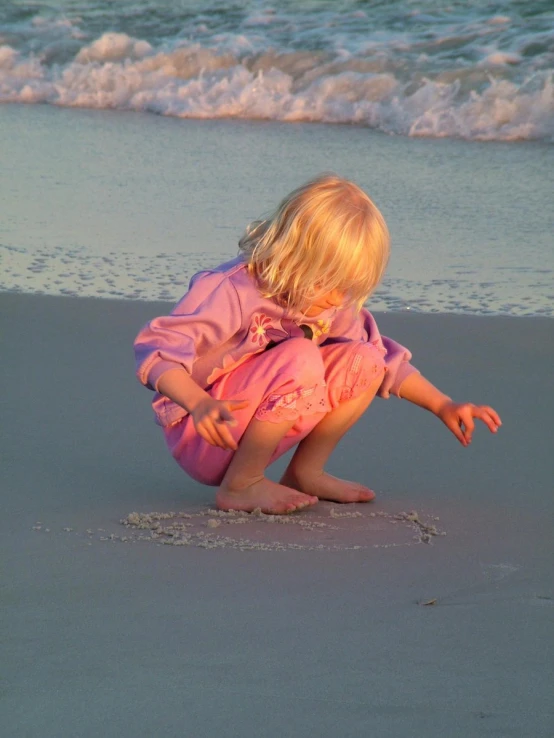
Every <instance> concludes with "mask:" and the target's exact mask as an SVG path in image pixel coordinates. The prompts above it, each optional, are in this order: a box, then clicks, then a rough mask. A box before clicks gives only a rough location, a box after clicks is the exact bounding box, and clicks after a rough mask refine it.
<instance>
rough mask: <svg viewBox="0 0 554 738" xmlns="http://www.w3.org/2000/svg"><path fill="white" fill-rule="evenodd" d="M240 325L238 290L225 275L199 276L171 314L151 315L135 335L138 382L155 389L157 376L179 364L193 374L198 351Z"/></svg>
mask: <svg viewBox="0 0 554 738" xmlns="http://www.w3.org/2000/svg"><path fill="white" fill-rule="evenodd" d="M241 324H242V317H241V307H240V301H239V298H238V295H237V291H236V289H235V287H234V286H233V284H232V283H231V281H230V280H229V279H228V278H227V277H226V275H222V274H220V273H208V274H206V273H204V274H200V275H198V277H197V278H194V279H193V281H192V283H191V287H190V289H189V291H188V292H187V293H186V295H185V296H184V297H183V298H182V300H181V301H180V302H179V303H178V304H177V305H176V306H175V308H174V309H173V310H172V312H171V314H170V315H166V316H162V317H159V318H154V320H151V321H150V322H149V323H147V324H146V325H145V326H144V327H143V328H142V330H141V331H140V333H139V334H138V336H137V337H136V339H135V344H134V348H135V366H136V375H137V378H138V380H139V382H141V383H142V384H144V385H145V386H146V387H148V388H149V389H152V390H157V383H158V380H159V378H160V377H161V376H162V374H163V373H164V372H166V371H168V369H174V368H175V367H182V368H184V369H185V370H186V371H187V372H188V373H189V374H192V367H193V364H194V362H195V360H196V359H197V357H198V355H199V353H200V352H203V351H208V350H209V349H210V348H211V347H213V346H216V345H218V344H222V343H225V341H227V340H229V339H230V338H231V337H232V336H234V335H235V334H236V333H237V332H238V331H239V329H240V327H241Z"/></svg>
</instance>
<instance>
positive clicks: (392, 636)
mask: <svg viewBox="0 0 554 738" xmlns="http://www.w3.org/2000/svg"><path fill="white" fill-rule="evenodd" d="M167 309H168V305H166V304H161V303H141V302H125V301H116V300H95V299H76V298H70V297H66V298H64V297H44V296H32V295H17V294H8V293H4V294H0V316H1V326H0V328H1V334H2V339H3V361H2V370H3V376H4V382H3V386H4V397H3V411H2V421H1V423H2V433H3V441H2V455H3V464H2V477H3V479H2V490H3V492H4V494H3V511H4V512H3V515H2V518H1V526H2V531H1V535H0V546H1V558H2V561H3V563H4V567H5V568H4V576H3V584H4V586H3V598H2V599H3V605H4V607H3V617H4V634H5V637H4V648H3V658H2V667H3V669H2V671H3V696H2V714H3V726H4V730H5V732H6V735H14V736H16V735H17V736H19V735H21V736H23V735H25V736H40V737H41V738H50V736H51V737H52V738H54V736H55V737H56V738H57V737H58V736H60V735H74V736H93V735H103V736H110V737H111V736H114V738H115V736H117V737H118V738H121V737H123V738H125V737H126V736H152V735H157V734H159V733H160V732H163V733H164V734H165V735H170V736H177V735H187V736H188V735H190V736H195V738H204V737H206V738H212V737H213V736H216V735H221V736H241V738H243V737H246V738H248V737H249V736H252V737H254V736H256V737H257V736H271V737H273V736H275V737H277V736H278V737H279V738H283V737H288V736H290V737H291V738H292V737H296V736H303V735H315V736H321V737H322V738H326V737H327V736H329V738H331V737H332V738H335V736H338V735H343V736H367V735H376V736H391V737H394V738H403V737H404V736H406V738H407V737H408V736H410V737H411V736H413V735H428V736H437V737H438V736H441V738H442V737H443V736H449V737H452V738H456V737H457V736H460V738H462V737H463V738H467V736H487V735H491V736H492V735H502V736H512V735H513V736H533V737H534V738H547V737H549V736H551V735H552V734H553V732H554V704H553V700H552V695H551V686H552V682H553V677H554V674H553V665H552V664H553V661H552V658H551V647H552V622H553V617H554V576H553V568H552V561H553V545H552V527H551V523H552V519H553V512H554V501H553V495H552V478H553V464H552V440H551V439H552V433H551V424H552V417H554V407H553V404H554V400H553V394H552V392H551V371H552V370H551V367H552V363H553V359H554V356H553V354H554V350H553V349H554V346H553V330H552V322H551V321H550V320H548V319H541V318H501V317H490V318H489V317H467V316H456V315H450V316H445V315H442V316H441V315H416V314H411V315H410V314H381V315H377V316H376V317H377V318H378V322H379V326H380V328H381V330H382V332H383V333H385V334H386V335H391V336H393V337H395V338H397V339H398V340H400V341H401V342H403V343H405V344H406V345H408V346H409V347H410V348H411V349H412V351H413V353H414V363H415V364H416V365H417V366H419V367H420V368H421V369H422V370H423V371H424V373H426V375H427V376H428V377H429V378H430V379H432V380H433V381H435V382H436V383H437V384H438V385H439V386H441V387H442V388H443V389H444V390H445V391H447V392H449V393H450V394H451V395H453V396H454V397H456V398H460V399H465V398H467V399H470V400H473V401H475V402H487V403H490V404H491V405H493V406H494V407H495V408H496V409H497V410H498V411H499V412H500V414H501V415H502V418H503V421H504V425H503V427H502V429H501V431H500V432H499V434H498V435H497V436H496V437H493V436H491V435H490V434H489V433H488V431H486V430H485V428H484V427H483V428H479V429H478V432H477V433H476V436H475V439H474V442H473V444H472V446H471V447H470V448H468V449H463V448H462V447H461V446H459V445H458V444H457V442H456V441H455V440H454V439H453V438H452V437H450V435H449V433H448V432H447V431H446V430H445V429H443V427H442V426H441V424H440V422H438V421H437V420H436V419H435V418H433V417H432V416H431V415H430V414H428V413H425V412H424V411H422V410H419V409H418V408H415V407H413V406H411V405H409V404H408V403H404V402H402V401H398V400H395V399H394V398H393V399H391V400H389V401H382V400H381V401H376V403H375V405H374V407H372V408H370V411H369V412H368V413H367V415H366V416H365V417H364V418H363V419H362V420H361V421H360V423H359V424H358V426H357V427H356V428H355V429H354V431H353V432H352V433H351V434H350V435H349V436H348V438H347V439H346V440H345V441H344V442H343V444H342V445H341V446H340V447H339V448H338V449H337V452H336V454H335V456H334V457H333V461H332V464H331V467H330V471H332V472H333V473H335V474H338V475H343V476H344V475H350V476H351V477H353V478H356V479H358V480H360V481H362V482H363V483H365V484H368V485H370V486H372V487H373V488H374V489H375V490H376V491H377V493H378V498H377V501H376V502H375V503H373V504H371V505H365V506H364V505H359V506H348V507H345V506H342V507H341V506H333V505H321V506H318V508H317V509H315V510H314V511H310V513H309V514H305V515H302V514H301V515H298V516H294V518H291V520H294V522H292V523H280V522H277V521H272V520H254V519H250V518H249V519H248V520H247V521H246V522H244V523H240V524H234V523H230V522H229V519H228V517H225V516H223V517H220V516H218V515H214V514H213V513H210V507H211V503H212V501H213V494H214V491H213V489H210V488H206V487H202V486H201V485H199V484H197V483H195V482H193V481H191V480H189V479H187V478H186V477H185V476H184V475H183V474H182V472H181V471H180V470H179V468H178V467H177V466H176V465H175V464H174V462H173V461H172V460H171V458H170V457H169V455H168V454H167V452H166V450H165V448H164V444H163V441H162V438H161V435H160V431H159V429H158V428H157V427H156V426H155V425H154V423H153V420H152V416H151V412H150V408H149V394H148V392H147V391H146V390H145V389H144V388H142V387H141V386H140V385H139V384H138V383H136V382H135V381H134V380H133V361H132V351H131V343H132V340H133V338H134V335H135V333H136V332H137V330H138V328H139V327H140V325H141V324H142V323H144V322H145V321H146V320H147V319H148V318H150V317H152V316H153V315H156V314H159V313H161V312H162V311H165V310H167ZM280 469H281V466H280V465H275V468H274V469H272V472H271V474H272V475H274V476H277V475H278V473H279V471H280ZM154 511H156V512H158V513H163V514H169V513H175V515H174V517H173V520H175V519H176V517H178V516H177V513H179V514H181V513H182V515H181V517H180V521H181V523H182V524H183V525H185V524H188V523H190V524H191V525H192V528H191V529H190V530H191V531H192V534H191V540H189V541H188V542H187V541H186V540H185V542H184V543H183V544H181V545H167V541H165V539H166V538H171V537H174V536H167V535H165V534H164V535H162V536H161V539H162V540H160V535H158V536H157V537H156V536H153V535H152V532H154V533H156V530H157V529H158V528H157V527H156V526H157V525H161V524H163V525H161V528H162V531H163V530H164V525H165V526H166V528H165V530H167V521H168V520H169V521H170V522H171V518H167V519H165V520H164V519H162V520H161V521H158V523H155V524H154V526H153V527H151V526H149V525H147V526H146V527H145V528H140V526H134V527H133V525H132V523H133V521H134V522H135V523H136V522H137V521H138V522H139V523H140V521H141V520H145V518H140V516H139V517H134V518H131V519H130V520H131V526H129V525H127V526H125V525H123V524H122V523H121V522H120V521H122V520H127V521H128V522H129V516H130V515H131V514H132V513H140V514H148V513H152V512H154ZM346 513H348V515H347V514H346ZM413 513H417V520H419V521H423V524H424V525H427V526H434V527H435V528H436V532H437V535H431V536H430V537H429V540H424V538H425V537H424V536H422V535H419V534H418V530H419V531H420V533H421V528H420V527H418V525H417V524H416V523H415V520H414V519H412V520H410V519H409V518H406V517H402V515H405V516H410V515H413ZM372 514H374V516H372ZM186 516H190V517H186ZM210 520H211V521H213V522H212V523H210ZM394 520H396V522H393V521H394ZM150 521H152V518H150ZM298 521H303V522H304V524H303V525H300V524H299V522H298ZM217 523H219V525H217ZM318 523H323V524H325V526H326V527H323V528H320V527H319V526H318V525H317V524H318ZM183 530H184V531H185V532H186V530H189V529H188V528H186V527H185V528H183ZM239 531H240V533H239ZM439 533H444V534H445V535H439ZM199 534H200V535H199ZM142 536H144V537H142ZM206 536H208V538H206ZM218 536H222V537H227V538H228V539H229V540H228V541H227V542H225V541H224V543H223V545H216V546H212V545H206V541H208V544H209V541H215V540H217V537H218ZM241 537H242V539H245V540H248V541H250V542H253V543H254V544H256V545H253V546H241V545H240V540H241ZM123 539H126V540H123ZM237 541H239V544H238V545H236V544H237ZM273 544H276V545H273ZM389 544H390V545H389Z"/></svg>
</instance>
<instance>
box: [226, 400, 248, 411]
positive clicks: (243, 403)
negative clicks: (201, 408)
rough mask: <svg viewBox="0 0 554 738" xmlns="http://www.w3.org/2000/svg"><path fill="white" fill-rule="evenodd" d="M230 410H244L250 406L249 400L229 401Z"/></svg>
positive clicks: (227, 403) (227, 402)
mask: <svg viewBox="0 0 554 738" xmlns="http://www.w3.org/2000/svg"><path fill="white" fill-rule="evenodd" d="M225 404H226V405H227V407H228V408H230V409H231V410H242V409H243V408H245V407H248V405H250V401H249V400H227V401H226V403H225Z"/></svg>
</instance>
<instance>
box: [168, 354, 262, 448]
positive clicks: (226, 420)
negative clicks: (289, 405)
mask: <svg viewBox="0 0 554 738" xmlns="http://www.w3.org/2000/svg"><path fill="white" fill-rule="evenodd" d="M157 389H158V391H159V392H161V394H162V395H165V396H166V397H169V399H170V400H173V402H176V403H177V404H178V405H180V406H181V407H182V408H183V409H184V410H186V411H187V412H188V413H190V415H191V417H192V420H193V422H194V427H195V428H196V431H197V433H198V434H199V435H200V436H202V438H203V439H204V440H205V441H207V442H208V443H210V444H211V445H212V446H219V447H220V448H225V449H230V450H232V451H236V450H237V444H236V441H235V439H234V438H233V436H232V435H231V433H230V432H229V428H228V426H229V425H233V423H234V418H233V410H240V409H241V408H243V407H246V406H247V405H248V404H249V403H248V401H247V400H216V399H214V398H213V397H211V396H210V395H209V394H208V393H207V392H206V391H205V390H203V389H202V387H200V385H199V384H197V383H196V382H195V381H194V379H193V378H192V377H191V376H190V374H189V373H188V372H187V371H185V369H183V368H182V367H176V368H175V369H168V370H167V371H166V372H164V373H163V374H162V375H161V376H160V378H159V379H158V383H157Z"/></svg>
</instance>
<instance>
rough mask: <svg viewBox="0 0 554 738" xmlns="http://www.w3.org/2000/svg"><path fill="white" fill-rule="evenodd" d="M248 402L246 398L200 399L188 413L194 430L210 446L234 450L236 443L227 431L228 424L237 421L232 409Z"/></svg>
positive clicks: (233, 423) (239, 407)
mask: <svg viewBox="0 0 554 738" xmlns="http://www.w3.org/2000/svg"><path fill="white" fill-rule="evenodd" d="M249 404H250V403H249V402H248V401H247V400H215V399H214V398H213V397H207V398H206V399H203V400H201V401H200V402H199V403H198V404H197V405H196V407H195V408H194V410H191V413H190V414H191V415H192V420H193V422H194V427H195V428H196V432H197V433H198V434H199V435H200V436H202V438H203V439H204V440H205V441H207V442H208V443H209V444H211V445H212V446H219V447H220V448H224V449H227V450H231V451H236V450H237V448H238V446H237V443H236V441H235V439H234V438H233V436H232V435H231V432H230V431H229V426H230V425H236V422H237V421H236V420H235V419H234V418H233V412H232V411H233V410H241V409H242V408H243V407H246V406H247V405H249Z"/></svg>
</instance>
